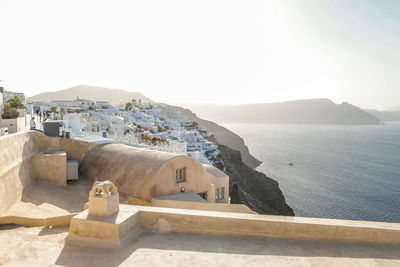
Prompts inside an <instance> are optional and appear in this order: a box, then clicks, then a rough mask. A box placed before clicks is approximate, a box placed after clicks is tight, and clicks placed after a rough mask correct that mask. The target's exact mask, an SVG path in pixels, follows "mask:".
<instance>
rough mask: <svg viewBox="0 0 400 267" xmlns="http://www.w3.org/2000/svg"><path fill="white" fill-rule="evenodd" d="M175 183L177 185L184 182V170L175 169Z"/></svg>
mask: <svg viewBox="0 0 400 267" xmlns="http://www.w3.org/2000/svg"><path fill="white" fill-rule="evenodd" d="M176 182H177V183H183V182H186V168H178V169H176Z"/></svg>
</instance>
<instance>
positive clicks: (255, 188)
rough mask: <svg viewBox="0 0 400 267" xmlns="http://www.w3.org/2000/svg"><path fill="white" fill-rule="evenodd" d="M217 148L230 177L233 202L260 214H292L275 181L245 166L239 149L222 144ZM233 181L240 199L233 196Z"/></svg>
mask: <svg viewBox="0 0 400 267" xmlns="http://www.w3.org/2000/svg"><path fill="white" fill-rule="evenodd" d="M219 150H220V152H221V155H222V160H223V161H224V163H225V166H226V173H227V174H228V175H229V177H230V180H229V183H230V192H231V193H232V196H231V202H232V203H233V204H240V203H244V204H246V205H247V206H248V207H249V208H251V209H252V210H254V211H256V212H257V213H260V214H274V215H286V216H294V212H293V210H292V208H290V207H289V206H288V205H287V204H286V201H285V197H284V196H283V194H282V191H281V190H280V188H279V184H278V182H277V181H275V180H273V179H271V178H269V177H267V176H266V175H265V174H263V173H261V172H258V171H255V170H253V169H251V168H249V167H248V166H246V165H245V164H244V163H243V162H242V157H241V155H240V152H239V151H235V150H233V149H231V148H229V147H227V146H224V145H219ZM234 183H236V184H237V189H238V192H239V197H240V200H237V196H235V197H234V196H233V195H234V194H236V191H237V190H235V189H234V188H233V187H235V186H233V184H234Z"/></svg>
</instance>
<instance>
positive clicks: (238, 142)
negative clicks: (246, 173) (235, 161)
mask: <svg viewBox="0 0 400 267" xmlns="http://www.w3.org/2000/svg"><path fill="white" fill-rule="evenodd" d="M171 107H172V108H174V109H175V110H177V111H179V112H180V113H181V114H182V115H183V116H185V117H186V118H189V119H191V120H192V121H195V122H197V123H198V124H200V125H202V126H204V127H206V128H207V129H208V130H209V131H210V132H211V133H212V134H213V135H214V138H215V141H216V143H218V144H222V145H225V146H227V147H230V148H232V149H234V150H237V151H239V152H240V154H241V155H242V159H243V162H244V163H245V164H246V165H247V166H248V167H250V168H252V169H254V168H256V167H257V166H259V165H260V164H261V162H260V161H259V160H258V159H256V158H255V157H253V156H252V155H251V154H250V152H249V148H248V147H247V146H246V145H245V143H244V141H243V139H242V138H241V137H240V136H239V135H237V134H235V133H233V132H231V131H229V130H228V129H226V128H225V127H222V126H221V125H218V124H216V123H215V122H212V121H207V120H203V119H200V118H198V117H197V115H196V114H194V113H193V112H192V111H190V110H189V109H184V108H181V107H175V106H171Z"/></svg>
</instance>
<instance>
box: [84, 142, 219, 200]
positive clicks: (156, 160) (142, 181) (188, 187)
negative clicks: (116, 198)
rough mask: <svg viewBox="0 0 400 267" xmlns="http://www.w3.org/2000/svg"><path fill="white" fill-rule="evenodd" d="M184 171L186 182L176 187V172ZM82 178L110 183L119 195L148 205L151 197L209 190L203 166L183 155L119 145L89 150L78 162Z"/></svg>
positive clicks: (208, 181)
mask: <svg viewBox="0 0 400 267" xmlns="http://www.w3.org/2000/svg"><path fill="white" fill-rule="evenodd" d="M183 167H186V182H183V183H176V169H177V168H183ZM80 169H81V171H82V175H83V176H85V177H88V178H89V179H92V180H99V181H105V180H111V181H112V182H113V183H114V184H115V185H116V186H118V188H119V191H120V192H123V193H125V194H127V195H129V196H131V197H135V198H138V199H141V200H144V201H148V202H150V201H151V199H152V198H153V197H155V196H163V195H171V194H178V193H180V192H181V188H182V187H184V188H185V191H186V192H195V193H204V192H207V191H209V190H211V182H210V178H209V176H208V174H207V172H206V171H205V169H204V168H203V166H202V165H201V164H200V163H199V162H198V161H197V160H195V159H193V158H191V157H189V156H186V155H177V154H171V153H166V152H160V151H149V150H146V149H141V148H134V147H130V146H125V145H119V144H108V145H103V146H99V147H97V148H95V149H93V150H91V151H90V152H89V153H88V154H87V155H86V156H85V157H84V159H83V160H82V163H81V166H80Z"/></svg>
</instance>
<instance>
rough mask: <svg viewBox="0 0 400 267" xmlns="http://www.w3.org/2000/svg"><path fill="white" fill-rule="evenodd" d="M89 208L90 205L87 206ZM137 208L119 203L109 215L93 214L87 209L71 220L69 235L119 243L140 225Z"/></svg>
mask: <svg viewBox="0 0 400 267" xmlns="http://www.w3.org/2000/svg"><path fill="white" fill-rule="evenodd" d="M89 209H90V207H89ZM137 211H138V209H136V208H132V207H129V206H126V205H121V209H120V210H119V211H118V212H117V213H114V214H112V215H111V216H107V217H104V216H93V215H90V214H89V211H88V210H85V211H83V212H82V213H80V214H78V215H76V216H74V217H73V218H72V220H71V226H70V233H71V236H78V237H87V238H96V239H102V240H107V241H110V242H112V243H117V244H119V243H121V242H122V241H123V240H124V239H126V237H127V236H129V235H130V234H132V233H133V232H134V231H135V230H134V229H135V228H138V227H139V226H140V223H139V213H138V212H137Z"/></svg>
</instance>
